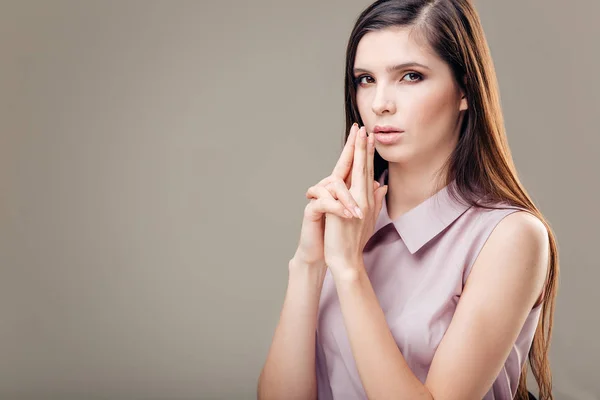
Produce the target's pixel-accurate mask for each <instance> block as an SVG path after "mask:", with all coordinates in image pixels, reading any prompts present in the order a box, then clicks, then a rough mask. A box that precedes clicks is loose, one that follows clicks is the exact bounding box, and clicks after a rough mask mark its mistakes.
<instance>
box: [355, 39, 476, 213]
mask: <svg viewBox="0 0 600 400" xmlns="http://www.w3.org/2000/svg"><path fill="white" fill-rule="evenodd" d="M409 33H410V30H409V29H407V28H390V29H385V30H381V31H375V32H369V33H367V34H366V35H365V36H364V37H363V38H362V39H361V41H360V42H359V44H358V47H357V53H356V59H355V62H354V77H355V78H356V79H357V80H358V84H357V91H356V101H357V105H358V110H359V113H360V116H361V118H362V121H363V122H364V124H365V126H366V129H367V132H369V133H370V132H373V128H374V127H375V125H380V126H382V125H392V126H395V127H398V128H400V129H402V130H404V134H403V136H402V137H401V138H400V141H398V142H396V143H395V144H391V145H384V144H381V143H379V142H377V141H376V142H375V148H376V150H377V151H378V153H379V155H381V157H382V158H383V159H385V160H387V161H388V162H389V186H390V188H389V192H388V194H387V197H386V199H387V203H388V211H389V213H390V217H391V218H392V219H395V218H396V217H398V216H399V215H401V214H403V213H404V212H405V211H407V210H409V209H411V208H413V207H414V206H416V205H418V204H419V203H421V202H422V201H423V200H425V199H426V198H428V197H430V196H431V195H432V194H433V193H435V187H436V185H437V184H438V183H439V182H438V181H436V179H435V176H434V174H435V173H436V171H437V170H438V169H440V168H441V166H442V164H443V163H444V161H445V160H446V158H447V157H449V156H450V154H451V153H452V151H453V150H454V148H455V147H456V143H457V140H458V135H459V128H460V124H461V122H462V119H463V118H464V113H465V111H466V110H467V108H468V104H467V99H466V97H465V96H464V93H463V92H462V91H461V89H460V87H459V86H458V84H457V83H456V81H455V80H454V78H453V76H452V72H451V70H450V68H449V66H448V65H447V64H446V63H445V62H444V61H443V60H442V59H440V58H439V57H438V56H437V55H435V54H434V53H433V52H432V51H431V50H430V49H429V47H428V46H427V45H424V44H421V43H419V42H417V41H415V40H414V39H415V37H414V36H413V37H411V36H410V34H409ZM409 62H416V63H419V64H422V65H424V67H421V66H408V67H404V68H402V69H399V70H395V71H386V67H388V66H394V65H398V64H403V63H409Z"/></svg>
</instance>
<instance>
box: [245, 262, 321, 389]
mask: <svg viewBox="0 0 600 400" xmlns="http://www.w3.org/2000/svg"><path fill="white" fill-rule="evenodd" d="M288 269H289V278H288V287H287V292H286V295H285V300H284V303H283V309H282V311H281V314H280V317H279V324H278V325H277V328H276V329H275V334H274V335H273V341H272V343H271V347H270V349H269V353H268V355H267V360H266V362H265V365H264V367H263V369H262V371H261V374H260V377H259V379H258V390H257V391H258V400H271V399H277V400H279V399H290V400H296V399H297V400H312V399H315V400H316V398H317V378H316V371H315V332H316V329H317V313H318V307H319V299H320V296H321V288H322V287H323V279H324V278H325V273H326V271H327V267H326V266H325V265H323V266H311V265H305V264H301V263H299V262H297V261H295V260H294V259H291V260H290V262H289V265H288Z"/></svg>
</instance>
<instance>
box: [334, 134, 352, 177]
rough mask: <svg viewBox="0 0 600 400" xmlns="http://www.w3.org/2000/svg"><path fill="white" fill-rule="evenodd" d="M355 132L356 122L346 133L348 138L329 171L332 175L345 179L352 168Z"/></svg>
mask: <svg viewBox="0 0 600 400" xmlns="http://www.w3.org/2000/svg"><path fill="white" fill-rule="evenodd" d="M357 132H358V124H357V123H354V124H352V127H351V128H350V133H349V134H348V139H346V143H345V144H344V149H343V150H342V154H341V156H340V158H339V159H338V161H337V163H336V164H335V167H334V168H333V172H332V173H331V175H332V176H334V177H337V178H341V179H346V177H347V176H348V174H349V173H350V169H351V168H352V160H353V159H354V145H355V141H356V133H357Z"/></svg>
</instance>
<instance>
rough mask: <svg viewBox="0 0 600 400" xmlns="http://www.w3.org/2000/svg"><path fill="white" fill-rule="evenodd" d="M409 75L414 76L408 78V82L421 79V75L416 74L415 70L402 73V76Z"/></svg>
mask: <svg viewBox="0 0 600 400" xmlns="http://www.w3.org/2000/svg"><path fill="white" fill-rule="evenodd" d="M409 75H412V76H413V78H414V79H410V80H409V82H416V81H417V80H421V79H423V78H422V76H421V75H420V74H417V73H416V72H409V73H408V74H406V75H404V77H407V76H409Z"/></svg>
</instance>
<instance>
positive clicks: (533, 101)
mask: <svg viewBox="0 0 600 400" xmlns="http://www.w3.org/2000/svg"><path fill="white" fill-rule="evenodd" d="M368 4H369V1H364V0H327V1H322V0H303V1H291V0H285V1H274V0H273V1H266V0H260V1H258V0H253V1H244V0H238V1H217V0H212V1H210V0H205V1H202V0H198V1H162V2H160V1H150V0H148V1H124V0H120V1H116V0H115V1H108V0H106V1H101V0H96V1H77V0H72V1H64V0H60V1H59V0H53V1H44V0H39V1H22V0H13V1H4V0H3V1H1V3H0V57H1V62H0V66H1V68H0V69H1V73H0V113H1V114H0V124H1V125H0V132H1V136H0V140H1V142H0V152H1V153H0V206H1V207H0V398H2V399H44V400H46V399H91V400H96V399H227V400H232V399H252V398H254V397H255V387H256V380H257V377H258V374H259V372H260V368H261V367H262V365H263V362H264V359H265V356H266V352H267V349H268V346H269V344H270V341H271V335H272V333H273V330H274V328H275V325H276V323H277V320H278V317H279V311H280V308H281V302H282V300H283V296H284V292H285V289H286V284H287V261H288V260H289V258H290V257H291V256H292V255H293V251H294V250H295V245H296V244H297V239H298V233H299V228H300V222H301V217H302V211H303V208H304V205H305V204H306V199H305V198H304V193H305V191H306V189H307V188H308V187H309V186H311V185H312V184H314V183H316V182H317V181H319V180H320V179H321V178H323V177H324V176H326V175H328V174H329V172H330V170H331V168H332V167H333V165H334V163H335V160H336V159H337V157H338V154H339V151H340V146H341V143H342V134H343V132H342V129H343V86H342V82H343V79H342V78H343V67H344V65H343V64H344V53H345V46H346V40H347V38H348V36H349V33H350V29H351V28H352V25H353V22H354V20H355V18H356V17H357V16H358V14H359V13H360V11H361V10H362V9H363V8H364V7H365V6H367V5H368ZM476 5H477V8H478V10H479V12H480V14H481V17H482V20H483V24H484V28H485V30H486V34H487V38H488V40H489V43H490V46H491V49H492V54H493V57H494V60H495V65H496V68H497V72H498V76H499V81H500V87H501V94H502V104H503V108H504V112H505V117H506V123H507V129H508V135H509V142H510V145H511V148H512V151H513V155H514V158H515V160H516V163H517V167H518V169H519V171H520V176H521V178H522V180H523V181H524V183H525V185H526V187H527V188H528V190H529V191H530V193H531V194H532V196H533V198H534V200H535V201H536V202H537V204H538V205H539V207H540V208H541V210H542V211H543V212H544V213H545V214H546V215H547V217H548V218H549V220H550V222H551V223H552V225H553V227H554V229H555V231H556V233H557V237H558V242H559V249H560V251H561V268H562V276H561V280H560V292H559V297H558V303H557V310H556V323H555V331H554V332H555V334H554V342H553V347H552V354H551V357H552V361H553V370H554V375H555V387H556V391H555V393H556V397H557V399H568V400H570V399H578V400H588V399H590V400H591V399H599V398H600V379H599V377H600V372H599V369H600V363H599V361H600V344H599V341H598V338H599V337H600V313H599V312H598V306H599V305H600V291H599V290H598V281H599V280H600V269H599V268H598V238H599V237H598V233H597V232H598V231H597V227H598V226H599V224H600V218H599V215H598V214H599V213H598V202H599V201H600V193H599V184H598V169H599V167H600V161H599V158H598V148H599V147H600V139H599V137H598V133H599V130H598V112H599V111H600V107H599V106H600V96H599V95H598V93H600V83H599V79H598V71H600V54H599V53H600V52H599V50H598V49H599V48H598V43H597V41H598V37H599V35H600V24H598V15H599V14H600V2H598V1H595V0H594V1H592V0H589V1H585V0H578V1H569V2H566V1H563V0H552V1H550V0H544V1H542V0H527V1H526V0H503V1H492V0H485V1H483V0H482V1H478V2H477V4H476ZM530 382H531V381H530Z"/></svg>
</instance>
